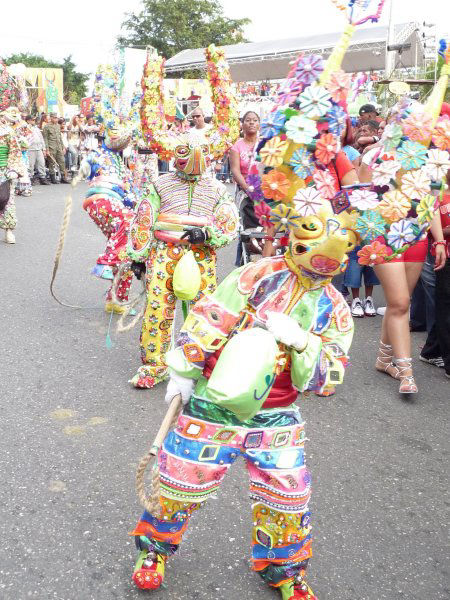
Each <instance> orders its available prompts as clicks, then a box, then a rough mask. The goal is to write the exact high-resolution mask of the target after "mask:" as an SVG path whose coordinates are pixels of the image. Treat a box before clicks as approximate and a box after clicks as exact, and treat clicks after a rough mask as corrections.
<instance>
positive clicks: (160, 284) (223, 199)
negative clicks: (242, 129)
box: [128, 46, 239, 388]
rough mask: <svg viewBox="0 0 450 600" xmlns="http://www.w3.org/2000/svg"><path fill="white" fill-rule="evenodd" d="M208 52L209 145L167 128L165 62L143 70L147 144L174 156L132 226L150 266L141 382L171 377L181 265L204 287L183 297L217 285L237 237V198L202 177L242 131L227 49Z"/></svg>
mask: <svg viewBox="0 0 450 600" xmlns="http://www.w3.org/2000/svg"><path fill="white" fill-rule="evenodd" d="M206 57H207V70H208V80H209V82H210V86H211V92H212V99H213V103H214V106H215V109H216V111H215V115H214V119H213V127H212V128H211V129H210V130H209V131H208V134H209V145H208V144H206V143H205V140H204V138H201V139H199V140H196V138H195V136H194V134H192V133H190V134H188V135H184V134H176V133H172V132H170V131H169V130H168V127H167V124H166V121H165V116H164V108H163V60H162V59H161V58H160V57H158V56H157V55H156V54H154V53H149V55H148V59H147V63H146V65H145V68H144V76H143V79H142V86H143V91H144V94H143V99H142V107H141V124H142V133H143V136H144V142H145V144H146V145H147V147H148V148H149V149H150V150H152V151H154V152H156V153H157V154H158V155H159V156H160V157H161V158H162V159H164V160H168V159H169V158H171V157H172V156H173V157H174V159H175V172H171V173H166V174H163V175H161V176H160V177H158V178H157V179H156V181H155V182H154V185H153V186H147V188H146V191H145V192H144V193H143V194H142V199H141V200H140V203H139V205H138V207H137V209H136V216H135V218H134V220H133V223H132V225H131V229H130V237H129V243H128V255H129V257H130V259H132V260H133V261H134V265H133V269H134V271H135V273H136V275H137V276H138V277H141V276H142V274H143V272H144V271H145V270H146V290H147V304H146V309H145V314H144V317H143V320H142V331H141V337H140V345H141V360H142V363H143V365H142V366H141V367H140V368H139V369H138V372H137V374H136V375H135V376H134V378H133V379H132V380H131V382H132V384H133V385H134V386H135V387H139V388H151V387H153V386H154V385H156V384H157V383H159V382H161V381H163V380H164V379H166V377H167V366H166V363H165V354H166V352H167V350H168V349H169V347H170V344H171V337H172V328H173V321H174V313H175V304H176V298H177V295H176V294H177V290H176V289H174V284H173V281H174V272H175V270H176V269H177V267H178V270H183V269H184V268H185V266H186V264H187V263H186V260H188V258H189V257H190V258H191V259H192V261H191V263H190V265H191V266H190V268H191V269H192V272H193V275H192V277H193V278H194V279H195V278H196V277H197V278H198V284H199V287H197V289H196V290H195V291H194V293H193V294H191V295H190V296H189V298H187V297H185V298H184V299H185V300H187V299H193V298H195V297H196V298H197V299H198V298H200V297H201V295H202V294H203V293H204V292H209V293H210V292H212V291H214V289H215V286H216V249H217V248H221V247H223V246H225V245H226V244H228V243H230V242H231V241H232V240H233V239H234V238H235V237H236V235H237V230H238V224H239V220H238V214H237V211H236V207H235V205H234V202H233V200H232V198H231V197H230V196H229V194H228V193H227V191H226V189H225V186H223V184H221V183H220V182H218V181H217V180H215V179H212V178H211V177H207V176H205V175H204V174H205V171H206V169H207V167H208V164H209V159H210V156H211V155H212V156H213V157H214V158H219V157H220V156H222V155H223V154H224V153H225V152H226V151H227V149H228V148H229V147H230V146H231V144H232V143H233V141H234V140H235V139H236V137H237V135H238V133H239V125H238V123H239V121H238V115H237V106H236V101H235V99H234V96H233V93H232V90H231V79H230V74H229V68H228V65H227V63H226V61H225V59H224V56H223V52H222V51H220V50H218V49H216V48H214V47H213V46H211V47H210V48H208V49H207V51H206ZM190 251H192V252H191V253H190ZM183 259H184V260H183ZM183 265H185V266H184V267H183ZM178 297H180V298H181V297H182V296H181V295H179V294H178Z"/></svg>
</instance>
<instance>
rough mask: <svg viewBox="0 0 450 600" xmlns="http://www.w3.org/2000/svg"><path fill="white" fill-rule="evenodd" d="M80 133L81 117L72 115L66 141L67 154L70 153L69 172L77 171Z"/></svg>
mask: <svg viewBox="0 0 450 600" xmlns="http://www.w3.org/2000/svg"><path fill="white" fill-rule="evenodd" d="M81 131H82V117H81V116H80V115H74V116H73V117H72V120H71V121H70V123H69V125H68V126H67V141H68V142H69V146H68V152H69V153H70V155H71V157H72V160H71V170H72V171H77V170H78V159H79V155H80V145H81V135H82V133H81Z"/></svg>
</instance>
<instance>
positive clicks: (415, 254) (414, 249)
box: [386, 238, 428, 264]
mask: <svg viewBox="0 0 450 600" xmlns="http://www.w3.org/2000/svg"><path fill="white" fill-rule="evenodd" d="M427 252H428V238H425V239H424V240H420V241H419V242H417V243H415V244H414V245H413V246H411V247H410V248H408V250H407V251H406V252H403V254H400V255H399V256H397V257H396V258H393V259H392V260H390V261H388V262H387V263H386V264H389V263H398V262H405V263H422V262H425V259H426V257H427Z"/></svg>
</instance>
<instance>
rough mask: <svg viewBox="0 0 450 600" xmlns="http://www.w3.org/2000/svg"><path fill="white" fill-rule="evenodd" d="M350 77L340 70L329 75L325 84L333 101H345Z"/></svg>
mask: <svg viewBox="0 0 450 600" xmlns="http://www.w3.org/2000/svg"><path fill="white" fill-rule="evenodd" d="M350 83H351V78H350V75H349V74H348V73H345V72H344V71H342V70H339V71H335V72H334V73H332V74H331V75H330V81H329V82H328V83H327V85H326V86H325V87H326V88H327V90H328V92H329V93H330V96H331V97H332V98H333V100H334V101H335V102H345V100H346V99H347V94H348V91H349V89H350Z"/></svg>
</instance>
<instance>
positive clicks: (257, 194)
mask: <svg viewBox="0 0 450 600" xmlns="http://www.w3.org/2000/svg"><path fill="white" fill-rule="evenodd" d="M246 182H247V185H248V188H249V190H248V197H249V198H250V199H251V200H253V202H261V200H263V198H264V194H263V191H262V189H261V177H260V176H259V175H256V174H253V173H250V174H249V175H247V177H246Z"/></svg>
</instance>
